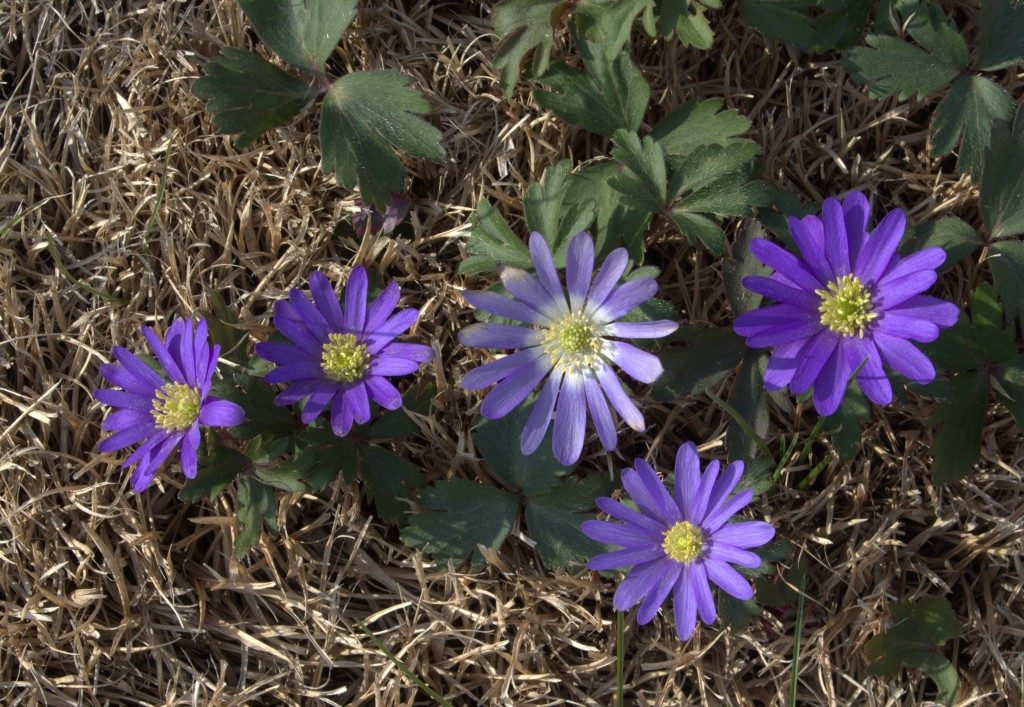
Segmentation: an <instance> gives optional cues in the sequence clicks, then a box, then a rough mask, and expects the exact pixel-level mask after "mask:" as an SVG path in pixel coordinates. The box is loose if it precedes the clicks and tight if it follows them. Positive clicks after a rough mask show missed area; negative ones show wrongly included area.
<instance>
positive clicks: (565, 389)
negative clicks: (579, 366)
mask: <svg viewBox="0 0 1024 707" xmlns="http://www.w3.org/2000/svg"><path fill="white" fill-rule="evenodd" d="M586 428H587V402H586V392H585V390H584V386H583V378H582V376H579V375H575V374H566V376H565V380H564V381H563V382H562V390H561V392H560V393H559V395H558V409H557V410H556V411H555V431H554V436H553V437H552V440H551V446H552V449H553V450H554V452H555V458H556V459H558V461H559V462H561V463H562V464H564V465H565V466H569V465H571V464H575V463H576V461H577V460H578V459H579V458H580V452H581V451H582V450H583V437H584V434H585V432H586Z"/></svg>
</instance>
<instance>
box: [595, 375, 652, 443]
mask: <svg viewBox="0 0 1024 707" xmlns="http://www.w3.org/2000/svg"><path fill="white" fill-rule="evenodd" d="M597 381H598V382H599V383H600V384H601V389H602V390H603V391H604V394H605V395H607V396H608V402H610V403H611V404H612V407H613V408H615V412H617V413H619V417H621V418H622V420H623V421H624V422H625V423H626V424H627V425H629V426H630V427H632V428H633V429H634V430H636V431H637V432H643V431H644V427H645V426H644V416H643V414H642V413H641V412H640V409H639V408H637V406H636V404H635V403H634V402H633V401H632V400H631V399H630V397H629V396H628V395H627V394H626V391H625V390H623V388H622V383H621V382H620V381H619V378H618V376H616V375H615V372H614V371H612V369H611V368H610V367H608V366H602V367H601V368H599V369H598V370H597Z"/></svg>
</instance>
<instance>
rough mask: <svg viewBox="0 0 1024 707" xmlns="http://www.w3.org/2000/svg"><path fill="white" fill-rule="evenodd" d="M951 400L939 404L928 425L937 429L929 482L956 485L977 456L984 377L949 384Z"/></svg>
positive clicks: (961, 378) (971, 376)
mask: <svg viewBox="0 0 1024 707" xmlns="http://www.w3.org/2000/svg"><path fill="white" fill-rule="evenodd" d="M950 395H951V400H949V401H948V402H941V403H939V405H938V407H936V409H935V411H934V412H933V413H932V416H931V418H930V419H929V421H928V423H929V425H930V426H932V427H934V428H937V429H936V432H935V439H934V441H933V442H932V447H931V450H932V456H933V457H934V461H933V462H932V481H934V482H935V483H936V484H937V485H939V486H942V485H945V484H948V483H952V482H953V481H959V480H960V479H962V478H964V477H965V476H967V475H968V474H969V473H971V471H972V470H973V469H974V465H975V463H976V462H977V461H978V457H979V456H980V455H981V429H982V425H983V423H984V421H985V409H986V407H987V406H988V374H987V373H985V372H984V371H971V372H966V373H961V374H959V375H957V376H956V377H955V378H954V379H953V381H952V390H951V394H950Z"/></svg>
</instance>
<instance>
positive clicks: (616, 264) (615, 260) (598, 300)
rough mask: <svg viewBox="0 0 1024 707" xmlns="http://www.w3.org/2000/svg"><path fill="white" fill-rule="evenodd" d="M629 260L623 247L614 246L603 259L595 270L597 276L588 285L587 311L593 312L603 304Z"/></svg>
mask: <svg viewBox="0 0 1024 707" xmlns="http://www.w3.org/2000/svg"><path fill="white" fill-rule="evenodd" d="M628 262H629V254H628V253H627V252H626V249H625V248H616V249H615V250H613V251H612V252H611V253H609V254H608V257H607V258H605V259H604V264H603V265H602V266H601V269H600V270H598V271H597V277H595V278H594V283H593V284H592V285H591V286H590V294H589V295H588V296H587V310H586V311H587V312H588V313H589V314H593V313H594V312H595V311H597V308H598V307H600V306H601V305H602V304H604V302H605V300H607V299H608V295H609V294H611V291H612V289H613V288H614V287H615V284H616V283H617V282H618V281H619V278H620V277H622V273H624V272H625V271H626V264H627V263H628Z"/></svg>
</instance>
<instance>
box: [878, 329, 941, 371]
mask: <svg viewBox="0 0 1024 707" xmlns="http://www.w3.org/2000/svg"><path fill="white" fill-rule="evenodd" d="M873 338H874V341H875V346H877V347H878V352H879V353H880V354H882V360H883V361H884V362H885V364H886V365H887V366H889V368H891V369H893V370H894V371H896V372H897V373H899V374H901V375H903V376H906V377H907V378H909V379H910V380H912V381H914V382H915V383H929V382H931V381H932V380H934V379H935V366H933V365H932V362H931V361H929V360H928V357H927V356H925V355H924V354H923V353H921V352H920V351H919V350H918V348H917V347H916V346H914V345H913V344H911V343H910V342H909V341H907V340H906V339H898V338H896V337H894V336H888V335H886V334H882V333H876V334H875V336H874V337H873Z"/></svg>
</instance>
